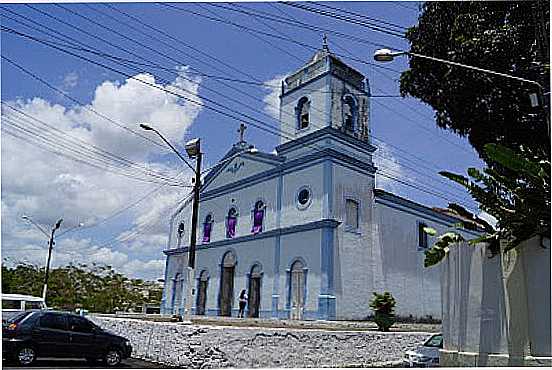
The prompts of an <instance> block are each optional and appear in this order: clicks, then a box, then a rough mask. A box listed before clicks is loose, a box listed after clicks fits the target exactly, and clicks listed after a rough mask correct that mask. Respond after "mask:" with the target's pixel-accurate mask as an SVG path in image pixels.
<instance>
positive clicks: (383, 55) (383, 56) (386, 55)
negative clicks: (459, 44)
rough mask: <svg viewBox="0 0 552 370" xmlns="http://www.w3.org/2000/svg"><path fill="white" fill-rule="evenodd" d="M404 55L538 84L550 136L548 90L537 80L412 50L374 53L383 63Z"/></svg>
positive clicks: (385, 50)
mask: <svg viewBox="0 0 552 370" xmlns="http://www.w3.org/2000/svg"><path fill="white" fill-rule="evenodd" d="M403 55H409V56H411V57H415V58H421V59H427V60H432V61H434V62H440V63H445V64H449V65H452V66H456V67H462V68H467V69H471V70H474V71H478V72H483V73H488V74H491V75H494V76H499V77H504V78H509V79H511V80H516V81H520V82H525V83H528V84H531V85H534V86H536V87H537V96H538V100H539V102H540V104H541V105H542V106H543V108H544V113H545V116H546V124H547V129H548V137H550V112H549V111H548V107H547V106H546V105H547V104H545V103H546V100H545V93H546V92H545V90H544V86H542V85H541V84H540V83H538V82H537V81H533V80H528V79H526V78H522V77H517V76H512V75H509V74H506V73H501V72H496V71H492V70H490V69H485V68H479V67H475V66H470V65H467V64H462V63H457V62H453V61H450V60H446V59H440V58H435V57H430V56H428V55H422V54H417V53H412V52H410V51H397V52H393V51H391V50H389V49H378V50H376V51H375V53H374V60H375V61H377V62H383V63H385V62H391V61H393V60H394V59H395V57H398V56H403Z"/></svg>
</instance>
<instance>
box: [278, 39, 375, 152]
mask: <svg viewBox="0 0 552 370" xmlns="http://www.w3.org/2000/svg"><path fill="white" fill-rule="evenodd" d="M364 80H365V78H364V76H363V75H362V74H361V73H360V72H358V71H357V70H355V69H354V68H352V67H350V66H348V65H347V64H345V63H344V62H342V61H341V60H340V59H339V58H338V57H336V56H335V55H334V54H333V53H332V52H331V51H330V48H329V46H328V38H327V36H326V35H324V36H323V38H322V47H321V48H320V49H319V50H317V51H316V53H315V54H314V55H313V56H312V58H311V59H310V60H309V61H308V62H307V64H305V65H304V66H303V67H301V68H300V69H299V70H297V71H296V72H294V73H292V74H291V75H289V76H288V77H287V78H286V79H285V80H284V82H283V83H282V90H281V95H280V121H281V126H282V131H283V132H286V133H288V135H287V136H288V137H284V136H283V137H282V139H281V142H282V143H284V142H286V141H289V140H290V139H289V136H290V133H291V134H292V135H291V136H293V137H294V138H299V137H301V136H304V135H307V134H309V133H311V132H313V131H316V130H319V129H322V128H324V127H333V128H336V129H339V130H341V131H343V132H345V133H346V134H348V135H351V136H353V137H355V138H356V139H359V140H362V141H365V142H368V132H369V129H368V116H369V112H368V109H369V106H368V98H369V93H368V91H367V88H366V87H367V83H365V81H364Z"/></svg>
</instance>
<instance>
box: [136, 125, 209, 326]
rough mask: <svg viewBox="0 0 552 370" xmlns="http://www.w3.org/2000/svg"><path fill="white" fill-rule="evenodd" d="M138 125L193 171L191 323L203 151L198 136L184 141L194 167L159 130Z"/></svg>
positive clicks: (189, 275)
mask: <svg viewBox="0 0 552 370" xmlns="http://www.w3.org/2000/svg"><path fill="white" fill-rule="evenodd" d="M140 127H141V128H142V129H143V130H146V131H153V132H155V133H156V134H157V136H159V137H160V138H161V139H162V140H163V141H164V142H165V144H167V145H168V146H169V148H171V150H172V151H173V152H174V153H175V154H176V155H177V156H178V158H180V159H181V160H182V162H184V163H186V165H187V166H188V167H190V169H191V170H192V171H194V187H193V203H192V229H191V230H190V246H189V247H188V267H187V269H186V270H187V273H186V275H187V276H186V277H187V281H188V286H187V287H186V298H185V301H184V320H183V321H184V322H187V323H191V316H192V304H193V301H194V293H195V289H194V277H195V272H194V269H195V252H196V244H197V218H198V213H199V191H200V189H201V159H202V156H203V153H201V141H200V139H199V138H196V139H193V140H190V141H189V142H187V143H186V145H185V149H186V153H187V154H188V157H189V158H195V161H196V163H195V164H196V165H195V168H194V167H192V165H191V164H190V163H189V162H188V161H187V160H186V159H185V158H184V157H183V156H182V155H181V154H180V153H179V152H178V150H176V148H175V147H174V146H173V145H172V144H171V143H170V142H169V141H168V140H167V139H165V137H164V136H163V135H161V133H160V132H159V131H157V130H156V129H155V128H153V127H151V126H149V125H147V124H145V123H141V124H140Z"/></svg>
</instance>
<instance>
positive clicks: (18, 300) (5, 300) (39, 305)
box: [2, 294, 46, 321]
mask: <svg viewBox="0 0 552 370" xmlns="http://www.w3.org/2000/svg"><path fill="white" fill-rule="evenodd" d="M45 309H46V303H45V302H44V299H43V298H42V297H33V296H31V295H24V294H2V321H5V320H7V319H9V318H10V317H13V316H15V315H17V314H18V313H20V312H23V311H30V310H45Z"/></svg>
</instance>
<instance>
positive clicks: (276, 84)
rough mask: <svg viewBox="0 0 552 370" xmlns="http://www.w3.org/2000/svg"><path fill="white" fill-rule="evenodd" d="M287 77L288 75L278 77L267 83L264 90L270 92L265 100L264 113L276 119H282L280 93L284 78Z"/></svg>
mask: <svg viewBox="0 0 552 370" xmlns="http://www.w3.org/2000/svg"><path fill="white" fill-rule="evenodd" d="M286 77H287V74H282V75H277V76H275V77H274V78H273V79H271V80H269V81H266V82H265V83H264V84H265V86H264V88H265V89H266V90H268V91H269V93H268V94H267V95H266V96H265V97H264V98H263V102H264V103H265V106H264V111H265V112H266V113H267V114H269V115H270V116H272V117H274V119H276V120H279V119H280V93H281V85H282V81H283V80H284V78H286Z"/></svg>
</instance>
